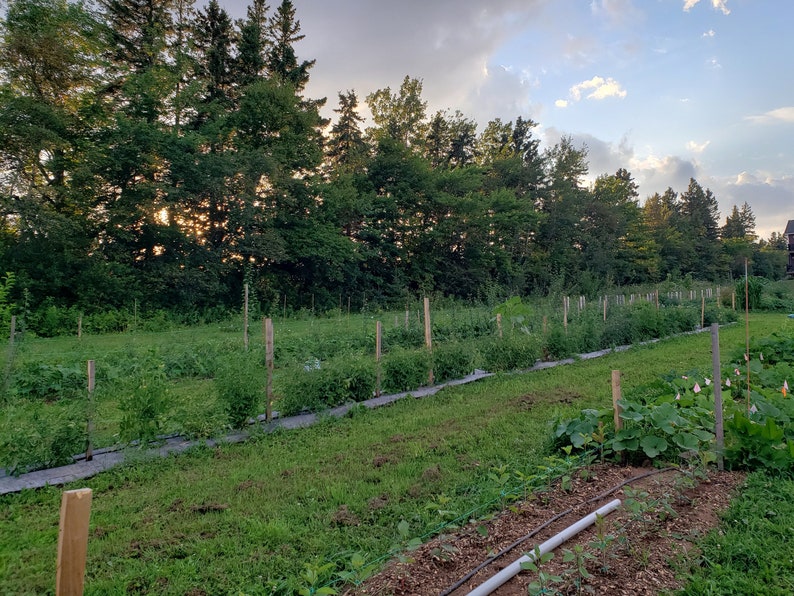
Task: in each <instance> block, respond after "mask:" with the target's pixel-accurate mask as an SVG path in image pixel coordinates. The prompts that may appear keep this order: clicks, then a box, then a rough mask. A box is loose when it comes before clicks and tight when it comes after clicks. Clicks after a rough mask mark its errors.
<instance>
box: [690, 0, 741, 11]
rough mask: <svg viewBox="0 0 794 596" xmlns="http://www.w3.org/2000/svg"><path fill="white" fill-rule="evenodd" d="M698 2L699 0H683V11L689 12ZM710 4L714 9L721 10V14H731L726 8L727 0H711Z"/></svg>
mask: <svg viewBox="0 0 794 596" xmlns="http://www.w3.org/2000/svg"><path fill="white" fill-rule="evenodd" d="M699 2H700V0H684V12H689V11H690V10H692V9H693V8H694V7H695V5H696V4H698V3H699ZM711 6H712V7H713V8H714V10H719V11H721V12H722V14H725V15H728V14H731V11H730V9H729V8H728V0H711Z"/></svg>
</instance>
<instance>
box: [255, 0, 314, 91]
mask: <svg viewBox="0 0 794 596" xmlns="http://www.w3.org/2000/svg"><path fill="white" fill-rule="evenodd" d="M300 28H301V27H300V21H298V20H297V19H296V18H295V7H294V6H293V4H292V2H291V1H290V0H282V2H281V4H279V6H278V8H277V9H276V12H275V14H273V16H272V17H271V18H270V22H269V24H268V30H267V36H268V39H269V40H270V48H269V52H268V57H267V68H268V72H269V73H270V76H272V77H279V78H281V79H282V80H283V81H285V82H288V83H290V84H291V85H293V86H294V87H295V89H296V91H298V92H301V91H303V89H304V88H305V87H306V83H308V82H309V69H311V67H312V66H314V63H315V62H316V61H315V60H304V61H303V62H301V63H298V58H297V56H296V55H295V48H294V47H293V46H294V44H295V42H298V41H300V40H301V39H303V38H304V37H305V36H304V35H301V34H300Z"/></svg>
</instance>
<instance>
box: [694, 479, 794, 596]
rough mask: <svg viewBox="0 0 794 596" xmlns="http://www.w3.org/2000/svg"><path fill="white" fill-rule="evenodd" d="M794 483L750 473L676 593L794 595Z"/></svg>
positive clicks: (695, 595)
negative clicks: (684, 582)
mask: <svg viewBox="0 0 794 596" xmlns="http://www.w3.org/2000/svg"><path fill="white" fill-rule="evenodd" d="M792 536H794V480H792V479H791V478H775V477H772V476H769V475H767V474H765V473H764V472H755V473H753V474H751V475H750V476H749V477H748V479H747V482H746V485H745V487H744V488H743V489H742V491H741V493H740V494H739V495H738V496H737V497H736V498H734V500H733V501H732V502H731V505H730V508H729V509H728V511H727V512H726V513H725V515H724V517H723V520H722V523H721V525H720V528H719V529H718V530H717V531H715V532H712V533H711V534H709V535H708V536H707V537H706V539H705V540H703V542H702V543H701V544H700V548H701V550H702V553H701V555H700V557H699V559H698V560H697V561H695V564H696V568H695V569H694V571H693V572H692V573H691V575H690V576H689V577H688V578H687V579H688V584H687V587H686V589H684V590H682V591H680V592H679V594H682V595H687V596H710V595H717V594H719V595H723V594H766V595H768V596H786V595H789V594H794V539H792Z"/></svg>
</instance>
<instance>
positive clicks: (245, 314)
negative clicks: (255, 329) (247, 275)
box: [243, 284, 248, 352]
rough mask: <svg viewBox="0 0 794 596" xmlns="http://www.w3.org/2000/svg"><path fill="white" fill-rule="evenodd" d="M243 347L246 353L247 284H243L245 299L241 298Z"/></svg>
mask: <svg viewBox="0 0 794 596" xmlns="http://www.w3.org/2000/svg"><path fill="white" fill-rule="evenodd" d="M243 345H244V346H245V351H246V352H247V351H248V284H245V297H244V298H243Z"/></svg>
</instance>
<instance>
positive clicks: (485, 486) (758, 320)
mask: <svg viewBox="0 0 794 596" xmlns="http://www.w3.org/2000/svg"><path fill="white" fill-rule="evenodd" d="M793 324H794V322H791V321H790V320H788V319H786V318H785V316H784V315H779V314H777V315H754V316H753V318H752V324H751V329H752V333H753V335H754V336H758V337H762V336H765V335H768V334H769V333H771V332H772V331H777V330H779V329H780V328H781V327H782V326H789V327H790V326H791V325H793ZM721 345H722V351H723V356H724V357H725V359H727V355H726V354H727V353H729V352H731V351H732V350H733V348H736V347H738V349H741V347H742V346H743V345H744V325H741V324H739V325H732V326H729V327H726V328H724V329H723V330H722V331H721ZM710 361H711V355H710V336H709V334H708V333H701V334H696V335H687V336H682V337H677V338H673V339H669V340H664V341H661V342H658V343H655V344H652V345H648V346H644V347H638V348H634V349H631V350H629V351H627V352H624V353H620V354H611V355H608V356H606V357H603V358H600V359H597V360H590V361H580V362H576V363H574V364H572V365H568V366H564V367H559V368H555V369H550V370H546V371H540V372H535V373H531V374H525V375H500V376H497V377H492V378H490V379H486V380H483V381H480V382H478V383H476V384H472V385H467V386H462V387H458V388H452V389H446V390H444V391H442V392H440V393H439V394H437V395H436V396H434V397H431V398H426V399H422V400H413V399H407V400H403V401H401V402H398V403H397V404H395V405H393V406H390V407H386V408H382V409H379V410H376V411H366V412H362V411H358V410H357V411H355V414H354V415H353V416H350V417H348V418H345V419H342V420H327V421H325V422H323V423H321V424H319V425H318V426H316V427H313V428H310V429H304V430H300V431H290V432H278V433H276V434H274V435H269V436H262V437H259V438H258V439H257V440H255V441H251V442H249V443H247V444H242V445H230V446H223V447H220V448H218V449H196V450H194V451H192V452H190V453H188V454H184V455H180V456H178V457H170V458H168V459H165V460H158V461H141V462H139V463H136V464H132V465H128V466H125V467H123V468H120V469H117V470H114V471H111V472H107V473H104V474H102V475H100V476H98V477H96V478H93V479H91V480H88V481H86V482H82V483H80V484H79V485H75V486H69V487H66V488H78V487H82V486H88V487H90V488H92V489H93V490H94V503H93V510H92V517H91V538H90V541H89V553H88V570H87V585H86V593H87V594H117V593H124V592H133V593H134V592H136V591H137V592H141V593H143V592H146V591H152V592H155V593H162V594H185V593H186V592H188V591H190V590H204V591H205V592H206V593H208V594H219V593H237V592H238V591H242V592H243V593H248V594H269V593H273V592H277V593H291V592H292V591H294V590H295V589H296V588H298V587H299V586H301V585H304V584H305V581H304V580H302V579H301V578H300V572H301V570H302V569H303V568H304V565H305V564H309V565H313V566H316V567H320V566H322V565H324V564H325V563H327V562H333V563H335V564H336V568H335V569H337V570H342V569H344V568H345V567H346V566H349V562H350V561H351V557H352V556H353V555H354V554H355V553H362V554H364V556H365V557H366V559H367V560H368V561H371V560H375V559H377V558H379V557H382V556H384V555H385V554H387V553H388V552H389V551H391V550H392V549H393V548H395V547H398V546H400V545H401V544H402V545H404V544H405V543H406V541H407V540H408V539H410V538H413V537H418V536H422V535H425V534H426V533H427V532H429V531H431V530H432V529H433V528H436V527H437V526H438V525H439V523H441V522H443V521H446V520H449V519H450V518H451V517H454V516H455V515H459V514H464V513H467V512H469V511H470V510H473V509H477V508H479V507H485V509H480V510H479V513H477V514H480V515H481V514H484V513H485V512H486V511H487V508H488V507H497V506H499V505H500V491H501V488H502V486H501V485H500V483H499V482H497V481H496V480H495V478H496V477H498V476H499V474H494V471H499V470H501V471H502V472H506V473H509V474H510V475H511V478H512V477H517V475H518V474H517V473H519V474H524V475H526V474H530V473H536V472H537V471H538V466H539V465H541V464H544V463H545V460H544V458H545V457H546V456H547V455H548V451H547V447H548V441H549V430H550V425H551V424H552V422H553V421H554V420H555V419H556V418H557V417H558V416H571V415H573V414H575V413H577V412H578V411H579V410H580V409H581V408H584V407H605V406H607V405H609V404H610V403H611V389H610V376H611V374H610V373H611V370H612V369H620V370H621V371H623V373H624V374H623V387H624V391H626V392H630V391H631V390H632V388H635V387H637V386H640V385H642V384H644V383H648V382H651V381H653V380H655V379H656V378H657V377H658V376H659V375H660V374H664V373H667V372H669V371H671V370H676V371H690V370H692V369H695V368H700V369H701V370H705V371H707V370H709V368H708V367H709V366H710ZM489 474H490V476H489ZM60 494H61V489H57V488H51V489H46V490H39V491H33V492H27V493H23V494H18V495H9V496H5V497H2V498H0V536H2V540H1V541H0V593H11V594H42V593H51V592H53V590H54V581H55V557H56V543H57V535H58V512H59V501H60ZM761 515H763V514H761ZM786 515H787V517H785V518H783V517H782V516H781V518H780V519H779V524H780V526H781V527H789V526H792V525H794V519H793V518H792V517H791V516H790V515H788V514H786ZM402 521H405V522H406V523H407V527H406V526H405V524H402V525H401V526H400V528H401V530H402V531H399V530H398V525H400V524H401V522H402ZM786 524H787V525H786ZM330 579H333V578H332V577H331V571H330V570H329V571H328V576H327V577H323V578H322V581H325V580H330ZM195 593H199V592H195ZM704 593H705V592H704ZM715 593H716V592H715Z"/></svg>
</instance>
